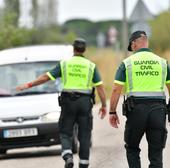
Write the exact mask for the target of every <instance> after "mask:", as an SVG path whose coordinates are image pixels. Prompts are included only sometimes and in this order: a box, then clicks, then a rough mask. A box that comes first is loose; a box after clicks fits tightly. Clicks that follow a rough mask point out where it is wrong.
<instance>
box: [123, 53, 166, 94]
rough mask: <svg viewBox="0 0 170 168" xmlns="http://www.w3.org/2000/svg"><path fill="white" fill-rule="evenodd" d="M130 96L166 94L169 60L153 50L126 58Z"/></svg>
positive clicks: (127, 89)
mask: <svg viewBox="0 0 170 168" xmlns="http://www.w3.org/2000/svg"><path fill="white" fill-rule="evenodd" d="M123 62H124V64H125V67H126V83H125V85H126V92H127V95H128V96H165V93H164V87H165V83H166V76H167V62H166V60H165V59H163V58H161V57H159V56H157V55H155V54H154V53H152V52H145V51H144V52H137V53H135V54H133V55H132V56H130V57H128V58H126V59H125V60H124V61H123Z"/></svg>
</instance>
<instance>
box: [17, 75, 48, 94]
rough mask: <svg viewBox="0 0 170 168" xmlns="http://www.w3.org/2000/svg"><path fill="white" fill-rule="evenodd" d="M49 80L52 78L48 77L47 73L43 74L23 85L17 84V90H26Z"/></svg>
mask: <svg viewBox="0 0 170 168" xmlns="http://www.w3.org/2000/svg"><path fill="white" fill-rule="evenodd" d="M49 80H50V78H49V77H48V75H47V74H42V75H40V76H39V77H38V78H37V79H35V80H34V81H32V82H28V83H24V84H22V85H19V86H17V87H16V90H17V91H21V90H25V89H28V88H31V87H33V86H37V85H40V84H43V83H45V82H47V81H49Z"/></svg>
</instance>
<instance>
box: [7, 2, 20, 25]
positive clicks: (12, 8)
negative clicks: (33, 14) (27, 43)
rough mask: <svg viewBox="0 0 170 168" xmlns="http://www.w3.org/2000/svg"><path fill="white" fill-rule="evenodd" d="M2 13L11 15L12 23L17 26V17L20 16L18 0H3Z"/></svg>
mask: <svg viewBox="0 0 170 168" xmlns="http://www.w3.org/2000/svg"><path fill="white" fill-rule="evenodd" d="M4 2H5V9H4V15H9V14H10V15H13V17H14V19H13V22H12V24H14V25H15V26H18V19H19V17H20V9H19V4H20V3H19V0H12V1H11V0H5V1H4Z"/></svg>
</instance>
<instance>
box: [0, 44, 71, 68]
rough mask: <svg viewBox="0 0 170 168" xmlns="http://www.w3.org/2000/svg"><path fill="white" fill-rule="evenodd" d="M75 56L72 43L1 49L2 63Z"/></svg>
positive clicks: (0, 57)
mask: <svg viewBox="0 0 170 168" xmlns="http://www.w3.org/2000/svg"><path fill="white" fill-rule="evenodd" d="M72 56H73V47H72V45H36V46H25V47H18V48H11V49H5V50H2V51H0V65H3V64H14V63H23V62H41V61H42V62H43V61H60V60H65V59H68V58H71V57H72Z"/></svg>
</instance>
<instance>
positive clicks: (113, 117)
mask: <svg viewBox="0 0 170 168" xmlns="http://www.w3.org/2000/svg"><path fill="white" fill-rule="evenodd" d="M109 122H110V125H111V126H112V127H114V128H118V124H119V117H118V115H117V114H110V115H109Z"/></svg>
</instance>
